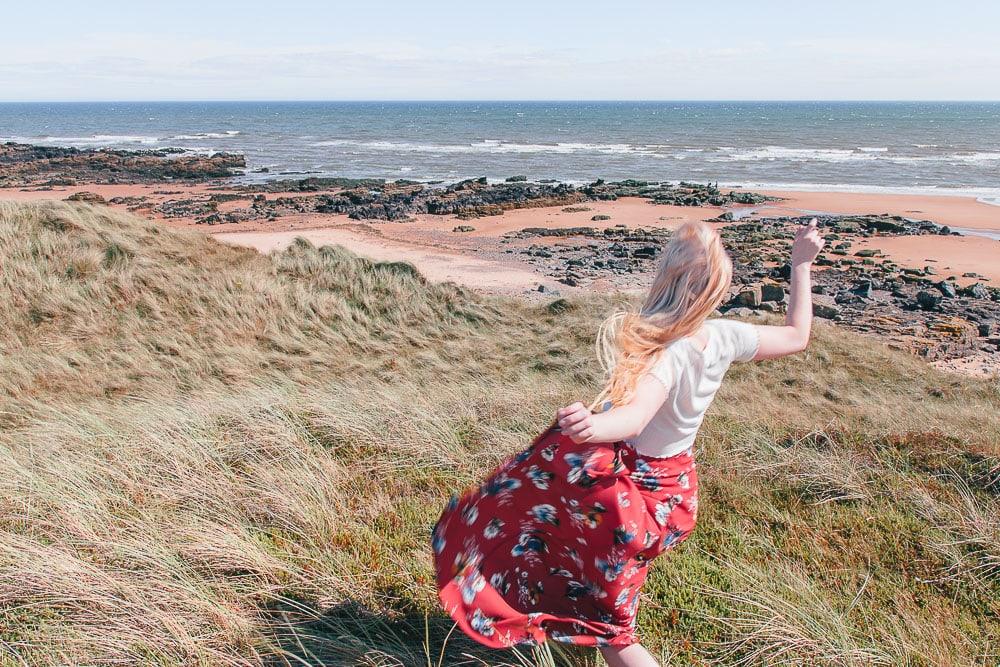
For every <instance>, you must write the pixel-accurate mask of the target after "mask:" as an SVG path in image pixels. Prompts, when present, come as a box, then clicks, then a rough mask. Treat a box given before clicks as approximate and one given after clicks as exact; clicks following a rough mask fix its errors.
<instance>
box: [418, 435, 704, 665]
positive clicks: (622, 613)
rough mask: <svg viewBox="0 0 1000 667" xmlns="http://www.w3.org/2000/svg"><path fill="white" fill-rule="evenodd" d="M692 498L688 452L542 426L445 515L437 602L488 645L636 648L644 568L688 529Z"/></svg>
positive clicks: (437, 535)
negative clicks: (643, 451) (584, 438)
mask: <svg viewBox="0 0 1000 667" xmlns="http://www.w3.org/2000/svg"><path fill="white" fill-rule="evenodd" d="M697 490H698V480H697V474H696V473H695V465H694V460H693V458H692V456H691V453H690V451H688V452H684V453H682V454H679V455H677V456H672V457H669V458H652V457H646V456H642V455H639V454H637V453H636V452H635V450H633V449H632V448H631V447H630V446H629V445H627V444H625V443H620V442H619V443H611V444H595V443H587V444H583V445H578V444H575V443H574V442H573V441H572V440H570V439H569V438H568V437H567V436H564V435H563V434H562V433H560V432H559V430H558V428H556V427H553V428H550V429H549V430H548V431H546V432H544V433H543V434H542V435H540V436H539V437H538V438H537V439H536V440H535V442H534V443H533V444H532V445H531V446H530V447H529V448H528V449H526V450H524V451H523V452H521V453H520V454H518V455H516V456H514V457H513V458H512V459H510V460H509V461H507V462H506V463H505V464H504V465H502V466H501V467H500V468H498V469H497V470H496V471H494V473H493V474H492V475H491V476H490V477H489V478H488V479H487V480H486V481H485V482H483V483H482V484H481V485H480V486H479V487H478V488H475V489H472V490H470V491H469V492H467V493H466V494H465V495H464V496H463V497H462V498H461V499H457V498H453V499H452V500H451V502H449V504H448V506H447V507H446V508H445V510H444V513H443V514H442V515H441V518H440V519H439V520H438V523H437V525H436V526H435V527H434V532H433V535H432V547H433V550H434V561H435V570H436V573H437V583H438V591H439V596H440V598H441V603H442V604H443V605H444V608H445V610H446V611H447V612H448V613H449V614H450V615H451V616H452V618H454V620H455V621H456V623H458V625H459V627H460V628H462V630H463V631H464V632H465V633H466V634H467V635H469V636H470V637H472V638H473V639H475V640H476V641H478V642H480V643H482V644H485V645H487V646H490V647H493V648H500V647H507V646H513V645H516V644H522V643H533V642H542V641H545V640H546V639H554V640H557V641H562V642H568V643H573V644H580V645H586V646H626V645H628V644H632V643H635V642H636V641H637V640H636V637H635V618H636V609H637V607H638V604H639V593H640V591H641V589H642V585H643V583H644V582H645V580H646V571H647V568H648V565H649V562H650V561H651V560H652V559H653V558H655V557H656V556H658V555H660V554H661V553H663V552H664V551H666V550H668V549H670V548H672V547H674V546H676V545H677V544H679V543H680V542H681V541H682V540H684V539H685V538H686V537H687V536H688V535H689V534H690V533H691V531H692V530H693V529H694V524H695V518H696V515H697V511H698V494H697Z"/></svg>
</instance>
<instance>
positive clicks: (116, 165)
mask: <svg viewBox="0 0 1000 667" xmlns="http://www.w3.org/2000/svg"><path fill="white" fill-rule="evenodd" d="M245 166H246V161H245V160H244V158H243V156H242V155H235V154H232V153H215V154H214V155H199V154H193V153H189V152H187V151H184V150H181V149H172V148H166V149H158V150H143V151H125V150H112V149H79V148H61V147H52V146H32V145H29V144H18V143H13V142H9V143H6V144H2V145H0V187H14V186H27V185H43V186H44V185H74V184H76V183H78V182H79V183H158V182H162V181H171V180H184V181H197V180H208V179H213V178H226V177H230V176H235V175H236V174H237V173H238V172H237V171H236V170H237V169H242V168H243V167H245Z"/></svg>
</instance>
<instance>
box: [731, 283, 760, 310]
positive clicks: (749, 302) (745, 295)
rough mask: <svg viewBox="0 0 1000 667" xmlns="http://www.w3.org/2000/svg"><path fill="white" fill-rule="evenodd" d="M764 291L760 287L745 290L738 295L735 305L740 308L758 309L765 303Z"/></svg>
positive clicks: (734, 300) (734, 301)
mask: <svg viewBox="0 0 1000 667" xmlns="http://www.w3.org/2000/svg"><path fill="white" fill-rule="evenodd" d="M761 292H762V290H761V287H760V286H759V285H757V286H754V287H751V288H750V289H748V290H743V291H742V292H740V293H739V294H737V295H736V298H735V299H733V303H734V304H736V305H739V306H747V307H750V308H758V307H760V304H761V303H762V302H763V295H762V293H761Z"/></svg>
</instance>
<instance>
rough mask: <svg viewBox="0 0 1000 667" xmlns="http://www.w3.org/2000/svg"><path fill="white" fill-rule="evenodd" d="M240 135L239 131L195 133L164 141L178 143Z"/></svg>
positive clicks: (178, 135)
mask: <svg viewBox="0 0 1000 667" xmlns="http://www.w3.org/2000/svg"><path fill="white" fill-rule="evenodd" d="M238 134H240V131H239V130H226V131H225V132H197V133H195V134H175V135H174V136H172V137H167V138H166V139H164V141H180V140H190V139H228V138H230V137H235V136H237V135H238Z"/></svg>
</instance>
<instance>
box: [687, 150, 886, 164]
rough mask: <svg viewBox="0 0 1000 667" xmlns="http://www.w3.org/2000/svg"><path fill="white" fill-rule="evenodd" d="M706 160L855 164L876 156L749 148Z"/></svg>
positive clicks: (850, 151) (836, 151)
mask: <svg viewBox="0 0 1000 667" xmlns="http://www.w3.org/2000/svg"><path fill="white" fill-rule="evenodd" d="M706 159H707V160H709V161H710V162H765V161H766V162H776V161H782V162H816V161H818V162H855V161H868V160H877V159H878V156H876V155H873V154H871V153H863V152H861V151H854V150H849V149H845V148H787V147H785V146H764V147H763V148H750V149H747V150H742V151H737V152H735V153H730V154H729V155H717V156H713V157H709V158H706Z"/></svg>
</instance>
